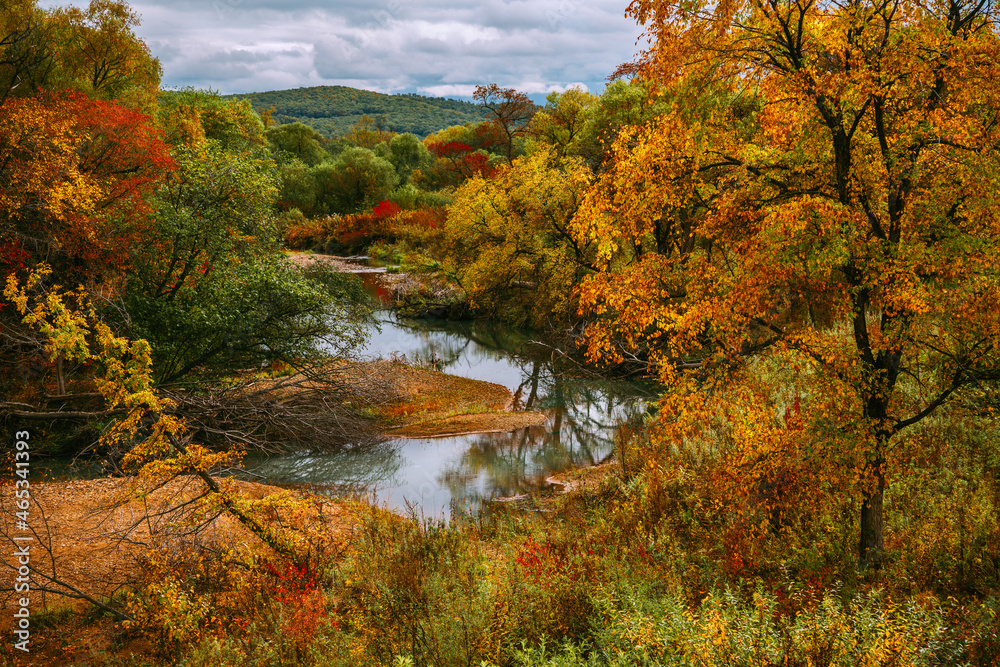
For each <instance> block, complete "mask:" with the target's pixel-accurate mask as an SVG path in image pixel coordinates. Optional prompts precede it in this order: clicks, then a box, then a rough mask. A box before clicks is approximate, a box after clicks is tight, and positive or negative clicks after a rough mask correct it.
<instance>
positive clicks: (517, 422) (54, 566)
mask: <svg viewBox="0 0 1000 667" xmlns="http://www.w3.org/2000/svg"><path fill="white" fill-rule="evenodd" d="M291 260H292V261H293V262H294V263H296V264H299V265H308V264H310V263H313V262H324V263H328V264H330V265H332V266H334V267H336V268H337V269H338V270H342V271H352V270H354V269H356V268H357V265H354V264H350V263H348V262H344V261H342V260H341V259H338V258H335V257H330V256H326V255H312V254H305V253H297V254H294V255H292V256H291ZM358 365H359V366H361V367H359V369H358V371H359V372H362V373H365V374H367V375H371V376H374V377H378V378H380V379H382V380H384V381H385V382H386V384H387V386H390V387H392V390H393V391H392V394H393V396H392V398H391V399H389V400H387V401H383V402H382V403H380V404H379V405H377V406H374V409H375V411H376V412H377V413H379V415H380V416H381V417H382V418H383V419H384V420H385V421H386V423H387V424H389V426H388V427H387V435H391V436H393V437H404V438H427V437H444V436H452V435H460V434H470V433H485V432H506V431H512V430H515V429H520V428H525V427H528V426H534V425H537V424H541V423H543V422H544V421H545V416H544V415H543V414H541V413H538V412H516V411H513V410H512V407H513V404H514V399H513V395H512V394H511V392H510V390H508V389H507V388H506V387H503V386H501V385H498V384H493V383H490V382H482V381H479V380H471V379H468V378H461V377H457V376H453V375H448V374H446V373H441V372H439V371H436V370H433V369H429V368H419V367H413V366H408V365H405V364H402V363H397V362H393V361H377V362H364V363H363V364H358ZM4 479H5V480H6V483H5V484H0V513H2V517H0V531H2V534H0V548H2V549H3V555H2V557H0V561H2V563H3V565H5V566H6V567H4V568H0V569H2V570H3V572H4V573H5V574H3V575H2V576H4V577H5V578H6V579H7V581H8V582H11V581H12V580H13V579H14V577H15V576H16V570H15V568H16V566H17V563H16V560H15V558H14V557H13V556H12V555H11V554H13V553H14V552H15V550H16V547H15V546H14V545H17V547H20V546H22V545H23V544H24V543H28V544H31V545H32V549H31V551H30V554H31V556H30V558H31V566H32V567H33V568H35V569H36V570H37V572H36V573H35V574H33V575H32V591H31V593H30V597H31V604H30V608H31V611H32V615H33V618H34V619H35V621H36V622H35V624H34V625H33V626H32V636H31V641H32V644H31V646H32V647H33V648H32V653H31V654H30V655H22V654H20V652H18V651H15V650H14V649H13V648H12V647H11V644H10V642H7V643H6V645H5V646H4V647H3V649H2V650H0V664H26V665H57V664H75V665H87V664H92V663H95V664H96V663H99V662H100V661H101V660H102V659H103V658H106V657H108V656H109V654H120V655H123V656H125V655H130V654H133V653H137V654H142V653H146V652H147V651H146V650H144V649H143V647H139V646H136V645H134V644H129V642H127V641H126V642H121V641H118V639H116V637H115V635H116V632H115V631H114V623H113V621H112V620H111V619H110V618H103V619H100V620H98V621H96V622H94V621H92V620H88V619H86V618H84V617H83V616H81V615H80V614H77V613H73V614H70V615H68V616H65V617H63V616H60V615H59V613H60V612H59V611H58V610H65V609H69V610H72V611H80V610H82V609H84V608H86V607H87V606H88V604H89V603H87V602H86V601H85V600H82V599H79V598H77V599H73V598H70V597H64V596H62V595H58V594H55V593H51V592H49V593H46V592H43V591H42V590H40V587H49V588H52V589H55V590H58V591H63V592H69V593H71V594H74V593H73V589H76V590H77V591H82V592H85V593H86V594H87V595H88V596H90V597H92V598H95V599H98V600H106V599H107V598H109V597H110V596H112V595H114V594H115V593H116V592H119V591H121V590H122V589H123V588H125V587H127V586H128V584H129V583H130V582H135V581H137V580H139V579H140V575H141V573H142V571H143V568H144V559H145V558H146V557H147V555H148V554H149V553H150V552H151V550H153V549H168V550H173V551H177V550H181V549H186V548H191V547H193V546H197V547H199V548H204V549H207V550H208V551H209V552H211V551H212V550H215V549H219V548H221V547H227V548H231V549H235V550H236V551H237V552H239V551H241V550H245V551H246V552H247V554H248V555H249V554H250V553H253V554H256V555H260V554H261V553H266V552H267V551H269V549H268V548H267V547H266V546H264V545H263V543H262V542H261V541H260V540H259V539H257V538H256V537H255V536H254V535H253V534H252V533H250V531H248V530H247V529H246V528H245V527H244V526H243V525H241V524H240V523H239V522H238V521H236V520H235V519H233V518H232V517H230V516H228V515H222V516H218V517H216V518H214V519H211V520H208V521H203V522H201V524H202V525H201V528H200V529H199V530H198V531H197V532H196V533H194V534H189V531H185V530H179V529H178V528H177V525H176V523H174V522H176V520H177V516H178V515H177V514H176V512H174V511H172V510H175V509H176V508H178V507H182V506H184V503H185V502H186V501H188V500H190V499H192V498H194V497H195V496H197V495H199V494H201V493H202V492H203V490H204V485H203V483H202V482H201V481H200V480H199V479H197V478H195V477H191V476H185V477H180V478H177V479H175V480H173V481H172V482H170V483H169V484H167V485H165V486H163V487H162V488H159V489H157V490H155V491H153V492H151V493H149V494H148V495H147V496H145V497H144V498H143V499H141V500H140V499H137V498H136V496H135V494H134V492H133V491H132V490H131V489H130V486H129V480H127V479H121V478H113V479H95V480H78V481H69V482H47V483H36V482H32V484H31V487H30V492H31V501H32V504H31V506H30V509H29V525H30V527H31V529H32V530H30V531H27V532H24V531H19V530H18V529H17V527H16V526H15V525H14V523H13V518H14V512H15V507H14V501H15V496H14V487H13V483H12V480H13V476H12V475H10V474H7V475H4ZM221 483H223V484H225V485H228V488H229V489H231V490H232V491H233V492H234V493H235V494H239V495H241V496H243V497H245V498H252V499H261V498H264V497H267V496H271V495H273V494H277V493H286V494H287V493H293V492H289V491H287V490H284V489H280V488H278V487H273V486H268V485H264V484H256V483H253V482H246V481H239V480H235V479H226V480H224V481H222V482H221ZM300 495H301V494H300ZM303 497H304V496H303ZM309 498H310V501H311V503H312V504H311V508H312V509H311V512H312V514H311V516H312V518H311V519H308V520H311V521H321V522H323V523H325V524H326V526H327V528H328V529H329V531H330V532H331V533H332V534H340V535H345V536H348V537H347V538H345V539H349V535H350V533H351V532H352V531H354V530H355V529H356V528H357V526H358V525H359V524H360V521H361V519H362V512H363V511H365V509H364V508H362V507H361V506H359V505H354V504H351V503H347V502H341V501H336V502H335V501H331V500H330V499H328V498H324V497H322V496H310V497H309ZM367 511H372V510H371V509H370V508H367ZM272 519H273V520H275V521H286V520H287V517H279V516H277V515H275V516H273V517H272ZM27 536H30V537H32V538H33V540H31V541H30V542H27V541H24V540H21V541H15V540H14V538H15V537H27ZM5 587H9V583H7V584H3V585H0V590H2V589H3V588H5ZM6 595H7V597H6V598H5V599H3V601H4V605H3V606H4V608H5V609H7V610H12V609H13V605H14V602H15V600H14V594H13V593H10V592H8V593H7V594H6ZM18 595H19V596H20V595H23V593H19V594H18ZM43 610H47V612H48V615H49V621H48V622H46V621H45V620H44V619H45V614H42V615H41V619H42V620H41V624H38V622H37V621H38V620H39V613H40V612H42V611H43ZM53 610H55V611H53ZM59 619H65V620H59ZM12 623H13V617H12V614H7V613H4V614H2V615H0V632H3V633H5V634H8V633H9V632H10V631H11V629H12ZM66 624H70V625H72V628H67V627H63V626H65V625H66ZM54 635H58V636H59V637H61V638H62V639H61V641H60V643H61V644H62V645H56V642H47V639H46V638H47V636H54ZM8 636H9V634H8ZM68 637H71V639H69V640H67V638H68ZM147 648H148V647H147ZM123 651H124V653H122V652H123Z"/></svg>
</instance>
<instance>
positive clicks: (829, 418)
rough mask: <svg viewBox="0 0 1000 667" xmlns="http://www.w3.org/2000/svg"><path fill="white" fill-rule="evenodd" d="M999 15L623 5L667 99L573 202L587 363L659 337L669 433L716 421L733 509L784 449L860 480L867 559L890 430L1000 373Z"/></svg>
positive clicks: (893, 433) (882, 6) (643, 0)
mask: <svg viewBox="0 0 1000 667" xmlns="http://www.w3.org/2000/svg"><path fill="white" fill-rule="evenodd" d="M996 11H997V10H996V8H995V7H994V6H993V5H992V4H991V3H987V2H963V1H960V0H948V1H947V2H945V1H941V2H931V3H913V2H904V1H902V0H850V1H843V2H817V1H812V0H806V1H804V2H803V1H802V0H798V1H794V2H793V1H785V0H768V1H765V2H742V1H736V2H726V3H713V2H701V1H695V2H684V3H678V2H665V1H662V0H636V1H635V2H633V3H632V4H631V5H630V8H629V13H630V14H631V15H632V16H634V17H635V18H636V19H637V20H638V21H639V22H640V23H642V24H644V25H645V26H646V27H647V30H648V32H649V36H650V38H651V44H652V46H651V48H650V50H649V51H648V52H647V53H646V54H645V57H644V60H643V63H642V68H641V72H642V76H643V77H644V78H645V80H646V81H647V82H648V83H649V84H650V85H652V86H653V87H654V88H655V89H656V90H657V91H658V95H659V97H660V99H661V100H662V102H663V103H665V104H666V105H667V110H666V112H665V113H663V114H662V115H661V116H659V117H658V118H657V119H656V120H655V121H654V122H651V123H648V124H645V125H642V126H632V127H628V128H626V129H625V130H623V132H622V133H621V135H620V137H619V139H618V141H617V143H616V145H615V147H614V150H613V156H612V157H613V159H612V162H611V165H610V168H609V170H608V172H607V173H606V174H604V176H603V177H602V178H601V180H600V182H599V183H598V184H596V185H595V187H594V189H593V190H592V192H591V194H590V197H589V199H588V201H587V203H586V204H585V205H584V207H583V209H582V210H581V213H580V214H579V215H578V216H577V224H578V227H577V232H578V234H579V235H580V236H581V237H582V238H585V239H592V240H594V241H595V242H596V243H597V244H598V246H599V253H598V265H599V267H600V268H601V269H602V271H601V272H600V273H599V274H597V275H595V276H593V277H592V278H589V279H588V280H587V282H586V285H585V287H584V290H583V293H582V302H583V304H584V306H585V307H587V308H588V309H589V312H591V313H592V314H594V315H595V316H596V317H598V318H599V319H598V321H597V322H595V324H594V326H592V327H591V329H590V332H591V334H592V335H591V339H590V353H591V355H592V356H594V357H598V358H601V357H603V358H614V357H615V356H616V354H615V351H614V344H615V342H616V341H624V342H625V343H626V344H627V345H628V346H629V347H631V348H633V349H637V348H645V349H647V350H649V352H650V356H651V358H652V359H653V360H654V361H655V362H656V363H657V364H658V365H659V368H660V372H661V378H662V379H663V380H664V381H666V382H668V383H669V384H670V385H671V386H673V387H674V388H675V391H674V393H672V394H670V395H668V396H667V397H666V398H664V401H663V405H662V406H661V420H660V429H661V437H662V439H664V440H667V441H671V442H674V443H675V445H676V446H680V443H682V442H691V441H692V440H693V439H694V440H697V439H698V438H702V439H705V438H708V437H709V436H710V433H709V431H710V430H711V428H710V426H711V424H713V423H715V424H717V422H716V420H715V417H713V416H712V415H723V414H724V415H728V416H729V419H730V421H729V422H727V423H726V424H722V425H718V428H717V429H716V433H717V434H718V433H723V432H724V434H725V438H724V439H725V441H726V442H727V443H728V445H727V448H726V449H725V450H724V451H722V452H721V453H720V456H722V457H723V459H724V461H725V462H726V463H727V465H728V466H729V468H728V469H729V474H730V475H731V477H732V478H733V479H736V480H739V486H738V487H735V486H734V488H739V490H740V496H739V497H740V498H742V501H740V502H742V503H743V504H748V501H749V498H748V497H747V495H746V493H745V491H746V489H747V488H753V483H754V481H755V478H754V475H757V474H760V475H766V474H768V472H767V471H768V470H770V472H771V475H772V476H771V479H772V480H774V479H776V477H775V476H774V474H773V473H774V471H775V469H776V466H778V465H781V464H782V462H784V463H794V464H795V465H798V466H800V467H802V466H805V467H811V468H813V469H816V470H820V471H821V473H822V474H820V475H819V476H816V477H813V480H814V481H816V482H817V484H823V485H826V487H827V488H829V489H831V493H837V494H841V493H843V492H844V491H845V490H846V491H850V492H853V494H854V497H856V498H858V499H859V500H860V503H859V506H860V517H859V518H860V522H859V530H858V535H859V540H858V555H859V559H860V563H861V565H862V566H863V567H868V566H874V567H877V566H879V565H880V563H881V562H882V560H883V554H884V550H885V540H884V525H885V523H884V509H883V503H884V496H885V492H886V490H887V488H889V481H890V476H891V475H892V474H905V470H903V469H901V468H900V467H899V466H897V465H894V464H895V463H896V461H895V460H894V458H893V454H894V452H895V451H896V450H897V446H898V444H899V443H900V442H901V439H902V438H904V437H906V434H907V432H908V431H909V430H910V429H912V427H913V426H914V425H916V424H918V423H920V422H921V421H922V420H925V419H926V418H927V417H929V416H930V415H932V414H935V413H937V412H940V411H942V410H944V409H946V408H949V407H950V408H951V409H954V410H958V406H959V400H960V399H962V401H963V403H964V405H972V406H975V405H977V401H979V403H978V405H980V406H981V408H980V409H977V408H975V407H972V408H969V410H968V411H967V412H966V414H965V418H968V419H979V418H982V416H983V415H984V414H985V412H984V411H985V405H983V404H982V402H981V400H982V396H983V395H984V394H983V393H982V392H984V391H987V390H988V388H989V387H990V386H994V385H993V383H995V382H996V381H997V380H998V379H1000V358H998V355H997V350H998V349H1000V348H998V345H1000V313H998V311H997V309H996V307H995V304H996V303H997V302H998V297H1000V275H998V266H997V263H996V259H995V258H996V257H997V256H998V254H1000V247H998V246H1000V201H998V188H997V187H996V183H997V179H998V174H1000V171H998V168H1000V152H998V146H1000V111H998V110H1000V99H998V95H997V89H996V86H995V85H993V83H992V82H993V81H995V80H996V79H997V75H998V74H1000V50H998V37H997V34H996V28H995V26H996V19H997V15H996ZM753 359H764V360H768V359H769V360H770V362H769V363H771V364H772V367H776V368H779V369H780V374H779V375H778V377H780V378H782V379H781V383H782V384H780V385H772V386H770V387H767V386H762V385H761V383H760V382H759V375H760V372H761V371H762V369H763V366H759V365H758V366H755V365H753V364H755V363H757V364H759V363H762V362H760V361H758V362H753V361H752V360H753ZM775 364H776V366H775ZM691 373H695V374H696V375H697V382H694V383H692V382H690V381H689V380H688V379H686V378H687V377H688V375H689V374H691ZM755 375H756V376H758V379H757V380H755V379H754V377H755ZM712 387H714V389H713V390H711V391H710V388H712ZM793 394H794V396H793ZM986 395H988V394H986ZM977 396H978V397H979V398H978V399H977ZM793 399H794V400H793ZM793 408H794V409H793ZM769 413H770V414H771V415H772V416H771V417H768V414H769ZM782 414H784V415H785V417H786V418H785V419H784V420H782V419H780V415H782ZM768 419H773V420H775V421H774V424H771V423H769V422H768V421H767V420H768ZM719 429H722V430H721V431H720V430H719ZM723 476H724V475H720V479H721V478H722V477H723ZM756 479H758V480H759V479H760V478H759V477H757V478H756Z"/></svg>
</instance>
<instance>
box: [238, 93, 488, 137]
mask: <svg viewBox="0 0 1000 667" xmlns="http://www.w3.org/2000/svg"><path fill="white" fill-rule="evenodd" d="M231 97H242V98H246V99H248V100H250V103H251V104H252V105H253V107H254V108H255V109H257V111H265V110H267V109H270V108H271V107H274V111H273V116H272V117H273V118H274V120H275V121H277V122H279V123H292V122H294V121H299V122H300V123H304V124H306V125H311V126H312V127H313V129H315V130H316V131H317V132H319V133H320V134H322V135H324V136H327V137H332V136H334V135H337V134H343V133H345V132H347V131H348V130H349V129H350V128H351V126H352V125H354V124H355V123H357V122H358V121H359V120H361V117H362V116H370V117H371V118H373V119H374V120H376V122H379V123H384V124H385V129H387V130H393V131H395V132H412V133H414V134H416V135H417V136H419V137H425V136H427V135H428V134H430V133H432V132H437V131H438V130H441V129H443V128H446V127H450V126H452V125H462V124H464V123H467V122H469V121H478V120H481V119H482V118H483V113H482V110H481V109H480V108H479V107H478V106H476V105H475V104H471V103H469V102H460V101H458V100H449V99H444V98H441V97H424V96H422V95H417V94H414V93H408V94H401V95H386V94H384V93H375V92H372V91H370V90H359V89H357V88H348V87H346V86H314V87H312V88H295V89H292V90H272V91H269V92H265V93H249V94H245V95H232V96H231Z"/></svg>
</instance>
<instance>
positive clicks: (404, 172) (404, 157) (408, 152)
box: [389, 133, 431, 185]
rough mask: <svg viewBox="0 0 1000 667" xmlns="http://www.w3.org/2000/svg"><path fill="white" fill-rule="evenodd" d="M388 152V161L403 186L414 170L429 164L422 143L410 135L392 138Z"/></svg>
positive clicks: (425, 148)
mask: <svg viewBox="0 0 1000 667" xmlns="http://www.w3.org/2000/svg"><path fill="white" fill-rule="evenodd" d="M389 152H390V156H389V161H390V162H392V165H393V166H394V167H395V168H396V176H397V177H398V178H399V182H400V184H403V185H405V184H406V183H408V182H409V180H410V174H412V173H413V170H414V169H419V168H421V167H423V166H425V165H427V164H429V163H430V159H431V158H430V153H428V152H427V147H426V146H424V144H423V142H421V141H420V139H418V138H417V135H415V134H410V133H406V134H397V135H396V136H394V137H393V138H392V140H391V141H389Z"/></svg>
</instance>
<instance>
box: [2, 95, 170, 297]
mask: <svg viewBox="0 0 1000 667" xmlns="http://www.w3.org/2000/svg"><path fill="white" fill-rule="evenodd" d="M0 128H3V129H2V130H0V161H2V162H3V164H4V165H5V167H4V178H3V181H2V182H0V240H3V241H5V242H8V243H10V242H14V241H17V243H18V244H19V245H20V247H21V248H23V249H24V250H27V251H29V252H31V253H32V256H33V257H35V258H37V259H36V260H35V261H38V260H40V259H42V258H46V257H47V258H49V260H50V261H51V262H53V263H54V265H55V267H56V269H57V271H66V272H67V274H65V275H66V277H69V279H70V280H71V281H78V280H81V279H82V274H83V273H86V274H87V275H88V276H89V278H90V279H92V280H97V281H100V280H102V279H104V278H106V277H107V276H108V275H109V274H116V273H118V272H121V271H124V270H125V269H126V268H127V265H126V264H125V263H124V262H123V257H122V254H121V252H120V248H121V247H122V246H123V245H129V244H131V243H132V242H133V240H134V239H135V236H136V235H137V234H139V233H141V231H142V229H143V223H144V216H145V214H146V213H147V212H148V207H147V206H146V204H145V202H144V200H143V196H144V195H145V194H146V193H148V192H149V191H150V190H151V189H152V187H153V183H154V181H155V180H156V179H157V178H159V177H161V176H162V175H163V174H164V173H165V172H167V171H169V170H170V169H171V168H172V166H173V162H172V160H171V159H170V157H169V155H168V154H167V151H166V147H165V146H164V144H163V142H162V140H161V137H160V133H159V132H158V130H157V129H156V128H155V127H154V126H153V125H152V123H151V120H150V118H149V117H147V116H145V115H143V114H141V113H139V112H136V111H133V110H130V109H127V108H124V107H121V106H119V105H117V104H114V103H112V102H101V101H95V100H89V99H87V98H85V97H83V96H82V95H79V94H73V93H66V94H61V95H48V96H45V97H42V98H23V99H12V100H8V101H7V102H6V103H5V104H3V105H2V106H0ZM70 276H72V277H70Z"/></svg>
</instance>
